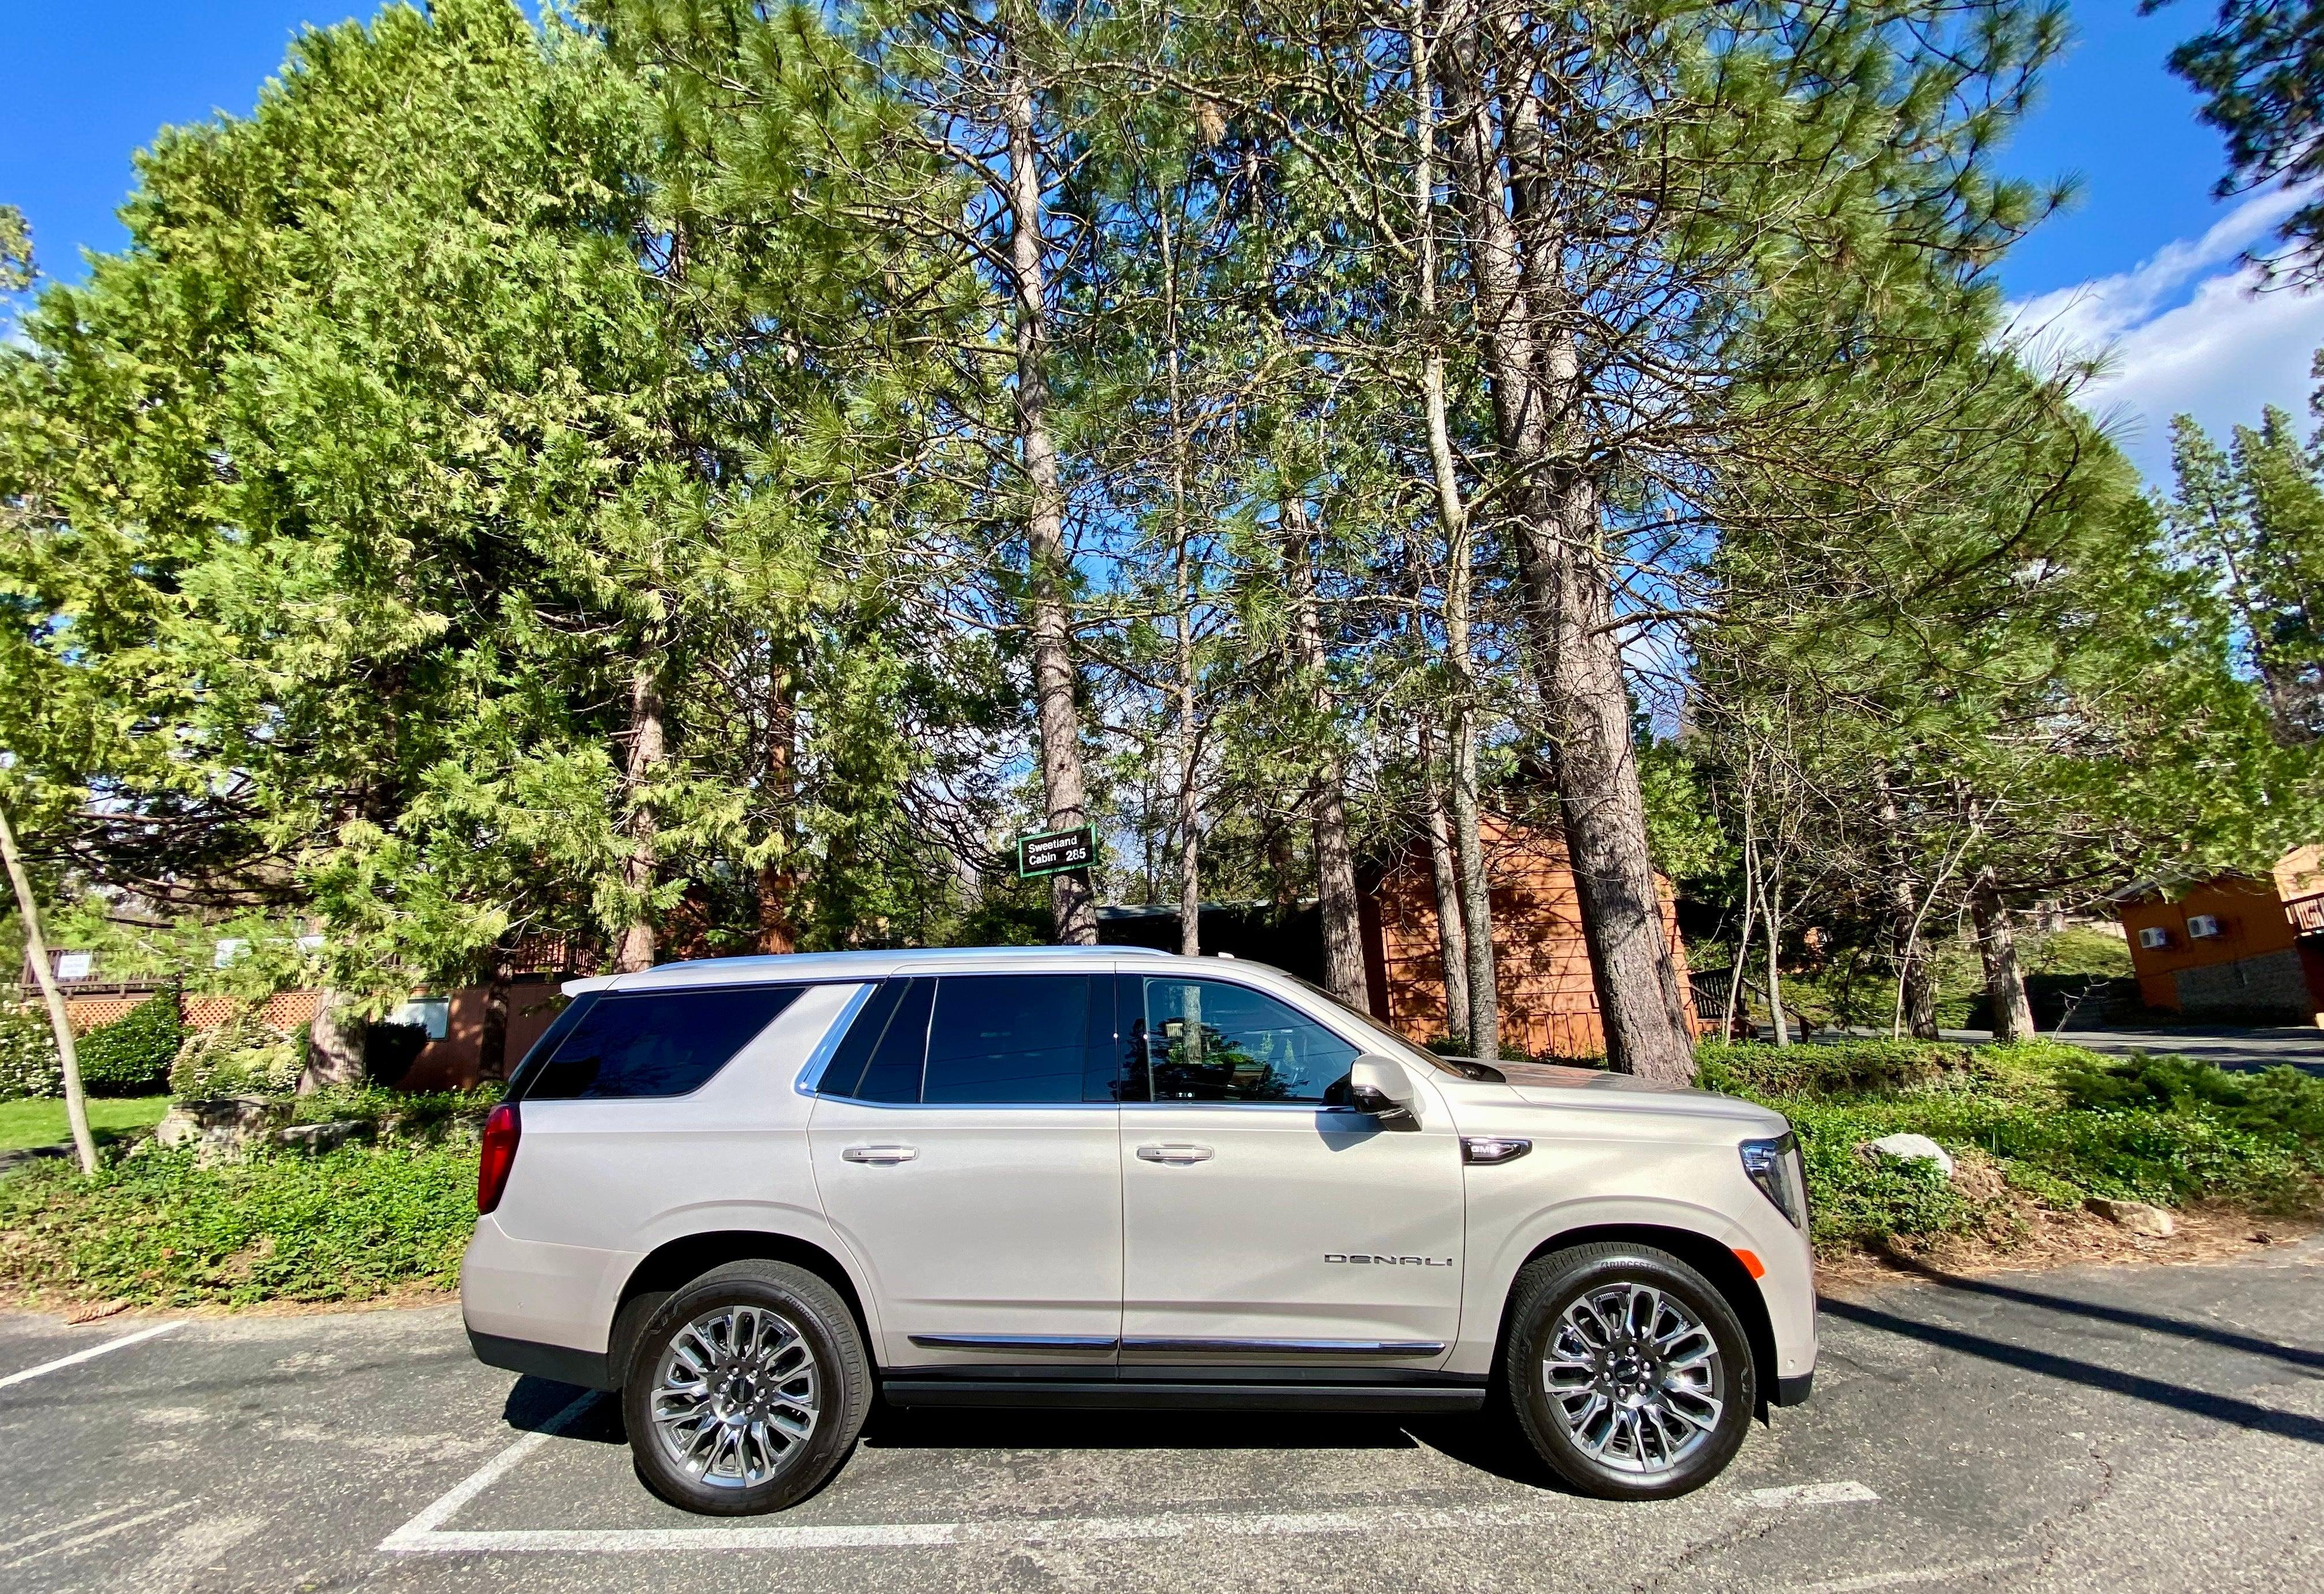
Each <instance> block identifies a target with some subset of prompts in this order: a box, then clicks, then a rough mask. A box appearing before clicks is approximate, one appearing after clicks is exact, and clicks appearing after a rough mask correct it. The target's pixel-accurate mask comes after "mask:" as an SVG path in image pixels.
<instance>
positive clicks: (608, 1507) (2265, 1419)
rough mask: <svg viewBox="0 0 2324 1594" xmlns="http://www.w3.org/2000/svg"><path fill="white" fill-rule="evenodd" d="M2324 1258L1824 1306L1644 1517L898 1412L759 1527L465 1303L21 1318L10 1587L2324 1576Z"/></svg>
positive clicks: (1257, 1439)
mask: <svg viewBox="0 0 2324 1594" xmlns="http://www.w3.org/2000/svg"><path fill="white" fill-rule="evenodd" d="M2319 1283H2324V1242H2319V1241H2304V1242H2301V1243H2300V1244H2297V1245H2292V1246H2276V1247H2273V1248H2271V1249H2269V1250H2267V1251H2264V1252H2260V1253H2256V1254H2255V1255H2253V1256H2248V1257H2246V1258H2245V1259H2242V1260H2239V1261H2236V1262H2233V1263H2229V1264H2224V1265H2213V1266H2200V1267H2147V1268H2130V1269H2122V1268H2117V1269H2088V1270H2078V1271H2072V1272H2065V1273H2052V1274H2002V1275H1996V1276H1992V1277H1987V1278H1983V1279H1977V1280H1958V1281H1951V1282H1949V1283H1948V1282H1934V1283H1923V1284H1898V1285H1896V1286H1894V1287H1890V1288H1886V1289H1884V1290H1883V1291H1881V1292H1879V1293H1877V1294H1872V1295H1867V1296H1862V1297H1858V1298H1856V1299H1852V1300H1849V1301H1841V1302H1828V1303H1827V1308H1826V1313H1825V1318H1824V1326H1825V1335H1826V1339H1825V1348H1824V1355H1823V1360H1822V1365H1821V1371H1820V1373H1819V1375H1818V1387H1817V1392H1816V1397H1815V1399H1814V1401H1813V1402H1812V1404H1809V1405H1807V1406H1805V1407H1803V1408H1800V1409H1798V1410H1795V1411H1789V1412H1779V1413H1775V1422H1774V1424H1773V1426H1772V1427H1762V1428H1759V1429H1757V1430H1756V1431H1755V1432H1754V1433H1753V1436H1752V1438H1751V1440H1750V1441H1749V1442H1748V1444H1747V1445H1746V1446H1745V1448H1744V1450H1743V1453H1742V1455H1741V1456H1740V1458H1739V1459H1738V1461H1737V1463H1736V1465H1735V1466H1734V1467H1733V1468H1732V1469H1730V1471H1729V1473H1728V1475H1727V1476H1726V1477H1725V1478H1721V1479H1720V1481H1719V1482H1718V1483H1716V1484H1714V1485H1713V1486H1711V1487H1710V1488H1707V1489H1705V1490H1703V1491H1701V1492H1700V1493H1698V1494H1696V1495H1694V1496H1692V1497H1688V1498H1686V1499H1683V1500H1677V1501H1671V1502H1666V1503H1663V1504H1658V1505H1651V1506H1619V1505H1609V1504H1604V1503H1600V1502H1596V1501H1588V1500H1582V1499H1577V1498H1574V1497H1570V1496H1567V1495H1564V1494H1561V1493H1559V1492H1557V1491H1556V1490H1554V1488H1551V1487H1547V1485H1546V1484H1545V1482H1544V1480H1543V1479H1542V1478H1539V1477H1538V1476H1537V1475H1536V1474H1535V1472H1534V1471H1533V1469H1531V1468H1530V1467H1528V1466H1526V1464H1525V1463H1524V1462H1523V1461H1522V1460H1521V1459H1519V1457H1518V1456H1517V1454H1516V1453H1515V1452H1513V1451H1512V1450H1509V1449H1508V1447H1507V1446H1506V1445H1504V1444H1503V1443H1502V1442H1501V1441H1499V1438H1498V1436H1497V1433H1496V1432H1495V1431H1494V1430H1493V1429H1492V1428H1490V1427H1489V1426H1488V1425H1485V1424H1480V1423H1477V1422H1475V1421H1461V1422H1453V1421H1450V1420H1432V1421H1431V1422H1429V1423H1425V1424H1424V1423H1404V1422H1398V1421H1397V1420H1390V1419H1353V1418H1320V1417H1287V1416H1286V1417H1254V1418H1247V1419H1236V1420H1229V1419H1222V1418H1219V1417H1216V1416H1212V1415H1205V1414H1201V1413H1183V1414H1179V1413H1155V1414H1134V1415H1123V1414H1107V1415H1087V1416H1084V1415H1074V1416H1065V1415H1035V1414H1011V1413H991V1414H983V1413H943V1414H937V1413H924V1414H920V1415H916V1416H905V1415H901V1414H898V1413H881V1414H880V1415H879V1416H877V1417H875V1419H874V1422H873V1424H872V1426H871V1429H870V1430H869V1431H868V1432H867V1433H866V1435H865V1438H864V1441H863V1442H862V1447H861V1448H860V1449H859V1450H858V1451H857V1453H856V1454H855V1456H854V1458H853V1460H851V1461H850V1462H849V1464H848V1465H847V1467H846V1468H845V1469H844V1470H843V1471H842V1472H841V1473H840V1474H839V1476H838V1477H837V1478H835V1480H834V1481H833V1483H832V1484H831V1485H830V1486H829V1487H826V1488H825V1490H824V1491H823V1492H822V1493H820V1494H819V1495H817V1496H816V1497H814V1498H812V1499H810V1500H808V1501H807V1502H806V1503H805V1504H803V1505H801V1506H798V1507H797V1508H795V1509H793V1510H791V1511H789V1512H788V1513H786V1514H784V1515H780V1516H779V1517H772V1518H756V1519H750V1520H746V1521H742V1522H718V1521H709V1520H705V1519H702V1518H697V1517H690V1516H687V1515H683V1514H681V1513H679V1512H677V1511H674V1510H672V1509H670V1508H669V1507H667V1506H662V1505H661V1504H659V1502H658V1501H656V1500H655V1499H653V1498H652V1497H650V1496H649V1495H648V1494H647V1493H646V1492H645V1491H644V1490H643V1488H641V1487H640V1486H639V1484H638V1483H637V1481H636V1479H635V1478H633V1477H632V1474H631V1471H630V1467H629V1460H628V1453H627V1451H626V1450H624V1449H623V1448H622V1445H621V1444H620V1442H619V1440H620V1431H619V1418H618V1415H617V1413H615V1412H614V1410H613V1407H612V1404H611V1403H610V1402H609V1401H605V1400H601V1399H586V1398H579V1392H577V1391H575V1390H572V1389H568V1388H565V1387H563V1386H560V1385H550V1384H545V1383H540V1382H538V1381H534V1380H529V1379H523V1380H521V1379H516V1378H513V1377H512V1376H510V1375H507V1374H504V1373H498V1372H494V1371H493V1370H491V1369H489V1368H485V1367H479V1366H477V1365H476V1364H475V1362H474V1361H472V1360H471V1359H470V1358H469V1357H468V1354H467V1350H466V1344H465V1342H464V1341H463V1339H462V1338H461V1335H460V1331H459V1322H458V1317H457V1312H456V1311H453V1310H450V1309H447V1308H429V1309H424V1310H416V1311H373V1312H359V1313H346V1314H339V1315H331V1316H312V1317H244V1318H219V1319H196V1320H190V1321H180V1320H173V1319H170V1318H167V1317H157V1318H150V1319H144V1320H124V1319H117V1318H116V1319H114V1320H112V1321H107V1322H105V1323H100V1324H92V1325H88V1326H86V1327H80V1328H69V1327H65V1326H63V1325H61V1324H60V1323H59V1322H57V1321H56V1320H54V1319H47V1318H39V1317H32V1316H21V1315H20V1316H13V1317H6V1318H0V1476H4V1477H5V1478H6V1479H7V1483H8V1487H7V1491H6V1496H5V1498H6V1503H7V1507H8V1508H7V1511H6V1514H5V1517H4V1518H0V1587H6V1588H24V1589H98V1588H102V1589H345V1588H366V1589H373V1588H376V1589H437V1588H475V1587H482V1586H486V1585H514V1586H521V1587H525V1588H548V1589H588V1590H591V1591H592V1594H598V1591H602V1590H612V1589H663V1588H669V1587H672V1586H683V1587H687V1588H703V1589H724V1588H738V1589H739V1588H746V1587H747V1588H752V1589H765V1588H781V1589H804V1590H817V1589H834V1590H838V1589H893V1588H899V1587H900V1588H909V1589H987V1588H1010V1589H1018V1588H1024V1589H1041V1588H1050V1587H1061V1586H1063V1587H1103V1588H1106V1589H1212V1588H1220V1587H1234V1588H1237V1589H1277V1588H1286V1589H1287V1588H1299V1589H1379V1588H1383V1587H1392V1588H1396V1589H1462V1590H1471V1591H1473V1590H1478V1589H1552V1588H1574V1589H1796V1590H1820V1591H1822V1594H1840V1591H1843V1590H1858V1589H1888V1588H1901V1589H1984V1588H2001V1589H2105V1590H2107V1594H2124V1591H2126V1590H2133V1589H2158V1590H2161V1589H2170V1590H2178V1589H2189V1588H2197V1587H2199V1588H2204V1589H2316V1588H2319V1587H2324V1381H2320V1380H2324V1292H2319V1288H2318V1285H2319ZM152 1330H161V1331H159V1332H153V1331H152ZM139 1334H143V1335H145V1336H146V1337H145V1338H143V1339H136V1340H135V1341H134V1342H131V1343H117V1342H119V1341H122V1340H124V1339H126V1338H127V1337H128V1336H131V1335H139ZM107 1346H111V1347H114V1348H109V1349H104V1350H102V1351H101V1353H99V1354H97V1355H94V1356H89V1357H88V1358H85V1359H81V1360H78V1361H72V1362H69V1363H68V1364H67V1365H63V1366H51V1364H53V1363H56V1362H58V1361H60V1360H61V1359H62V1358H69V1357H73V1356H76V1355H78V1354H79V1353H82V1352H86V1351H90V1350H96V1349H97V1348H100V1347H107ZM42 1369H46V1370H42Z"/></svg>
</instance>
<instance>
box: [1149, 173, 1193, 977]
mask: <svg viewBox="0 0 2324 1594" xmlns="http://www.w3.org/2000/svg"><path fill="white" fill-rule="evenodd" d="M1160 218H1161V226H1160V227H1159V229H1158V230H1159V233H1160V236H1161V246H1162V284H1163V318H1162V342H1163V351H1164V359H1165V361H1166V365H1167V374H1168V377H1169V390H1170V542H1171V571H1170V586H1171V594H1172V598H1173V600H1174V603H1175V607H1176V610H1177V624H1176V626H1175V627H1174V629H1173V631H1172V634H1171V638H1170V640H1171V665H1172V670H1173V675H1174V679H1173V681H1172V682H1171V688H1172V695H1173V697H1174V698H1175V700H1176V703H1175V707H1176V710H1177V719H1178V726H1177V741H1178V824H1177V829H1178V952H1179V955H1180V956H1182V957H1187V958H1194V957H1200V956H1201V955H1202V950H1203V868H1202V862H1203V858H1202V848H1203V794H1202V787H1201V785H1200V783H1199V781H1198V776H1199V774H1200V773H1201V768H1202V756H1203V729H1202V723H1201V720H1200V719H1199V718H1198V717H1197V707H1198V705H1197V702H1196V698H1195V690H1194V687H1195V681H1194V597H1195V593H1194V550H1193V547H1192V542H1193V538H1192V533H1191V530H1190V528H1189V526H1188V524H1187V519H1186V477H1187V476H1188V474H1189V469H1190V466H1189V461H1188V459H1187V457H1186V456H1187V449H1188V440H1187V437H1186V413H1185V395H1184V394H1183V392H1182V390H1181V386H1180V375H1181V373H1180V369H1179V361H1178V257H1177V248H1176V236H1175V234H1174V230H1173V227H1172V224H1171V217H1170V213H1169V209H1168V208H1167V206H1164V207H1161V208H1160Z"/></svg>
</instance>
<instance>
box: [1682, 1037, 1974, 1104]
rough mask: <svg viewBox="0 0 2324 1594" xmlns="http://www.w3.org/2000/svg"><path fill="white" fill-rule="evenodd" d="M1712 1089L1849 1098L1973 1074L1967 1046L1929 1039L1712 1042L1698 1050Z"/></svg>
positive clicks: (1704, 1079)
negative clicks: (1779, 1043) (1787, 1043)
mask: <svg viewBox="0 0 2324 1594" xmlns="http://www.w3.org/2000/svg"><path fill="white" fill-rule="evenodd" d="M1695 1065H1696V1071H1697V1077H1698V1079H1699V1080H1701V1084H1702V1087H1703V1089H1706V1090H1728V1091H1733V1092H1736V1093H1738V1094H1742V1095H1762V1094H1772V1095H1780V1096H1811V1097H1846V1096H1861V1095H1882V1094H1891V1093H1894V1092H1895V1091H1899V1090H1907V1089H1915V1088H1918V1087H1922V1086H1926V1085H1931V1084H1934V1083H1937V1082H1939V1081H1941V1080H1947V1079H1966V1078H1970V1077H1973V1076H1974V1075H1975V1073H1976V1070H1977V1058H1976V1053H1975V1052H1973V1051H1972V1050H1971V1049H1970V1048H1969V1047H1967V1046H1946V1045H1941V1044H1937V1043H1932V1042H1926V1041H1832V1042H1821V1041H1819V1042H1816V1043H1813V1044H1803V1045H1797V1046H1775V1045H1770V1044H1767V1043H1763V1042H1750V1043H1739V1044H1728V1043H1720V1042H1711V1043H1706V1044H1704V1045H1702V1046H1701V1047H1699V1048H1697V1050H1696V1052H1695Z"/></svg>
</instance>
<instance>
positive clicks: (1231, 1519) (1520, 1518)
mask: <svg viewBox="0 0 2324 1594" xmlns="http://www.w3.org/2000/svg"><path fill="white" fill-rule="evenodd" d="M597 1399H598V1396H597V1395H594V1394H593V1395H583V1396H582V1397H581V1398H580V1399H578V1400H576V1401H575V1402H574V1403H573V1404H571V1405H569V1406H567V1407H566V1408H565V1409H564V1410H563V1411H561V1412H559V1413H557V1414H556V1415H555V1416H553V1417H551V1418H550V1419H549V1421H548V1422H546V1423H542V1424H541V1425H540V1427H539V1429H537V1430H535V1431H534V1432H530V1433H528V1434H526V1435H525V1436H524V1437H523V1438H521V1439H520V1440H518V1441H516V1442H515V1443H513V1444H512V1445H510V1446H509V1447H508V1448H507V1449H506V1450H503V1451H501V1453H500V1454H499V1455H497V1456H494V1457H493V1459H492V1460H489V1461H487V1462H485V1463H484V1465H483V1466H482V1467H480V1468H478V1469H476V1470H475V1471H474V1472H472V1473H470V1474H469V1475H468V1476H467V1477H466V1478H462V1479H461V1480H460V1481H459V1482H458V1483H457V1484H456V1485H454V1486H453V1487H452V1488H451V1489H450V1490H449V1491H448V1492H447V1493H446V1494H445V1495H443V1496H442V1497H440V1498H438V1499H437V1500H436V1501H434V1502H433V1503H432V1504H430V1505H429V1506H428V1507H427V1508H426V1509H425V1510H423V1511H421V1512H420V1515H417V1516H414V1517H413V1518H412V1519H411V1520H410V1521H409V1522H407V1523H405V1524H403V1525H402V1526H401V1527H399V1528H397V1529H396V1530H395V1531H394V1532H393V1533H392V1534H388V1535H387V1537H386V1538H384V1539H383V1540H381V1541H380V1545H379V1547H380V1548H381V1549H382V1550H383V1551H385V1552H389V1553H390V1554H397V1555H410V1554H431V1553H432V1554H444V1553H467V1554H475V1553H477V1552H501V1553H517V1554H576V1553H577V1554H600V1555H603V1554H625V1553H636V1552H641V1551H671V1550H676V1551H696V1552H705V1551H736V1550H794V1551H796V1550H892V1549H911V1548H922V1547H930V1546H940V1545H948V1544H951V1545H965V1544H1059V1543H1083V1544H1086V1543H1122V1542H1128V1541H1136V1540H1145V1541H1151V1540H1156V1539H1182V1538H1187V1537H1190V1536H1193V1535H1197V1534H1199V1535H1203V1536H1205V1537H1225V1538H1290V1537H1310V1536H1314V1535H1318V1534H1357V1533H1384V1532H1389V1531H1393V1530H1403V1531H1406V1532H1411V1531H1416V1530H1417V1531H1426V1530H1430V1529H1444V1530H1459V1529H1464V1528H1465V1529H1474V1528H1489V1527H1523V1526H1528V1525H1533V1524H1547V1523H1548V1522H1550V1521H1552V1520H1554V1518H1555V1517H1556V1516H1557V1515H1559V1512H1558V1511H1557V1509H1556V1508H1554V1507H1553V1508H1550V1509H1544V1508H1543V1506H1539V1505H1536V1504H1534V1503H1532V1502H1517V1503H1511V1504H1507V1505H1484V1506H1441V1507H1422V1508H1406V1509H1393V1508H1391V1509H1380V1508H1377V1507H1372V1506H1360V1507H1354V1508H1351V1509H1348V1510H1342V1511H1214V1512H1178V1513H1171V1514H1167V1515H1153V1516H1056V1517H1036V1518H1023V1519H1018V1520H1014V1521H1010V1520H1006V1519H1003V1520H1001V1521H991V1520H987V1521H983V1522H901V1523H844V1524H833V1525H829V1526H810V1525H807V1524H798V1525H795V1526H793V1525H767V1526H757V1527H637V1528H491V1529H459V1528H447V1527H446V1526H445V1525H444V1524H446V1523H447V1522H449V1521H451V1520H452V1518H453V1516H454V1515H457V1513H458V1512H459V1511H460V1510H461V1508H462V1507H464V1506H466V1505H468V1504H469V1503H470V1502H471V1501H473V1500H475V1498H476V1497H477V1496H479V1495H481V1494H483V1493H484V1491H485V1490H486V1489H488V1488H490V1487H492V1486H493V1484H495V1483H498V1482H499V1481H500V1480H501V1479H502V1478H505V1477H506V1476H508V1474H509V1472H510V1470H511V1469H513V1468H514V1467H516V1466H517V1465H518V1464H519V1463H521V1462H522V1461H523V1460H525V1458H526V1457H528V1456H530V1455H531V1454H532V1453H533V1452H534V1451H536V1450H539V1449H540V1447H541V1446H543V1445H545V1444H547V1443H548V1442H549V1441H550V1440H551V1439H553V1438H555V1437H556V1436H557V1435H558V1433H561V1432H564V1430H565V1429H566V1428H567V1426H568V1425H570V1424H571V1423H572V1422H573V1420H574V1419H575V1418H576V1417H577V1416H579V1415H580V1414H581V1413H583V1412H584V1411H586V1410H587V1409H588V1408H589V1406H590V1405H592V1404H595V1401H596V1400H597ZM1878 1498H1879V1496H1877V1495H1876V1494H1874V1493H1873V1492H1872V1491H1871V1490H1870V1489H1868V1488H1866V1487H1864V1486H1863V1485H1862V1484H1860V1483H1854V1482H1849V1483H1811V1484H1794V1485H1791V1486H1789V1487H1784V1488H1773V1489H1756V1490H1754V1491H1752V1493H1751V1494H1749V1495H1748V1496H1746V1497H1745V1499H1747V1500H1748V1502H1749V1503H1750V1504H1752V1505H1755V1506H1761V1507H1763V1508H1771V1509H1780V1508H1782V1507H1784V1506H1828V1505H1840V1504H1843V1503H1847V1502H1850V1501H1857V1500H1877V1499H1878Z"/></svg>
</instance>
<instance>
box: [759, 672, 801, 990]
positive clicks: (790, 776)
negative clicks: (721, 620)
mask: <svg viewBox="0 0 2324 1594" xmlns="http://www.w3.org/2000/svg"><path fill="white" fill-rule="evenodd" d="M797 757H798V704H797V702H796V701H795V700H794V699H793V697H792V693H791V672H790V663H789V661H788V660H787V659H783V658H780V657H778V658H776V659H775V660H774V662H773V677H772V680H771V681H770V683H769V687H768V692H767V799H768V802H769V804H770V808H771V810H772V813H773V818H772V820H770V824H769V829H770V831H771V834H770V836H769V837H768V840H769V841H770V842H772V843H773V844H775V846H776V848H777V851H776V852H775V854H774V856H773V857H770V858H768V859H767V861H766V862H765V863H763V864H761V865H760V866H759V904H758V905H759V934H758V949H759V950H760V951H761V952H762V953H768V954H774V955H779V954H782V953H785V952H796V951H798V861H797V857H796V856H795V855H796V850H797V848H798V824H797V818H798V770H797V768H796V766H795V763H794V761H795V760H796V759H797Z"/></svg>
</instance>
